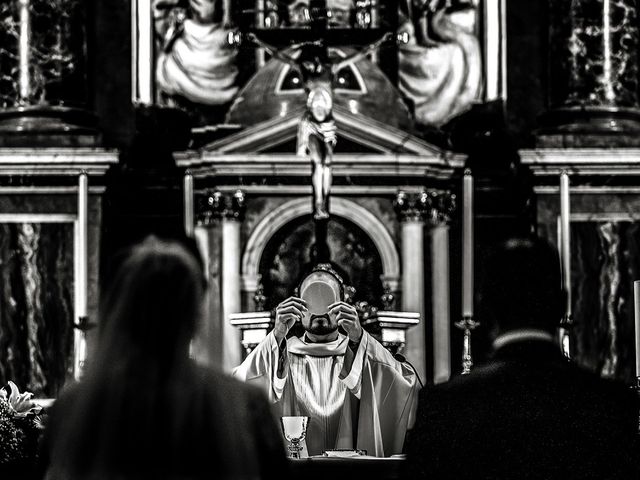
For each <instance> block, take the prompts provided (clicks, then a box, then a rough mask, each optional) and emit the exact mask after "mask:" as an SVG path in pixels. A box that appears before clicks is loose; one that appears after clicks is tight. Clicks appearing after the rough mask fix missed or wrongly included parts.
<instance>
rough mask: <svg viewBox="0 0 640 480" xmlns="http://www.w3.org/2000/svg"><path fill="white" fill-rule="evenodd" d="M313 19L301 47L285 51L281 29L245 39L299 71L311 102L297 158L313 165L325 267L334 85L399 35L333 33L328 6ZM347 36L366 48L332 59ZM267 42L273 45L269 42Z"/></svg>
mask: <svg viewBox="0 0 640 480" xmlns="http://www.w3.org/2000/svg"><path fill="white" fill-rule="evenodd" d="M308 14H309V22H308V26H306V27H305V28H302V29H298V30H299V32H298V33H299V34H300V35H301V37H302V38H303V39H304V40H303V41H301V42H300V43H293V44H285V45H280V42H279V40H278V39H277V37H274V36H273V34H274V30H277V29H260V28H254V29H250V31H249V32H248V33H247V34H246V35H245V38H246V39H247V40H249V41H250V42H252V43H253V44H254V45H256V46H258V47H260V48H262V49H263V50H264V51H266V52H267V53H269V54H270V55H271V56H272V58H276V59H278V60H280V61H281V62H284V63H286V64H288V65H290V66H291V68H294V69H296V70H297V71H298V72H299V73H300V75H301V77H302V83H303V85H304V89H305V93H306V95H307V100H306V109H305V112H304V113H303V115H302V118H301V119H300V123H299V127H298V133H297V147H296V151H297V154H298V155H302V156H308V157H309V160H310V161H311V167H312V169H311V186H312V190H313V210H312V211H313V221H314V227H315V236H316V243H315V256H316V261H318V262H320V263H322V262H325V263H326V262H329V261H330V258H329V256H330V255H329V249H328V246H327V224H328V221H329V218H330V209H329V203H330V202H329V200H330V197H331V186H332V182H333V179H332V177H333V174H332V158H333V149H334V147H335V145H336V142H337V128H336V125H335V121H334V118H333V98H334V95H333V80H334V77H335V76H336V74H337V73H338V72H339V71H340V70H341V69H342V68H344V67H345V66H347V65H349V64H352V63H355V62H358V61H360V60H362V59H364V58H365V57H367V56H368V55H369V54H371V53H373V52H374V51H375V50H377V49H378V48H379V47H380V46H381V45H382V44H383V43H385V42H386V41H388V40H390V39H392V38H394V35H395V29H391V30H389V31H384V30H382V29H377V28H372V29H370V31H369V32H365V31H364V30H362V31H360V32H357V31H355V30H354V31H352V30H351V29H336V28H332V27H331V26H330V25H329V20H330V18H331V16H332V12H331V9H329V8H328V7H327V2H326V0H310V2H309V8H308ZM292 30H296V29H287V34H288V35H291V36H293V37H295V32H293V31H292ZM346 31H348V32H349V33H353V35H356V36H362V35H361V34H364V33H367V35H365V38H366V39H365V40H364V41H355V42H354V43H357V44H359V45H362V47H361V49H360V50H358V51H356V52H355V53H353V54H352V55H349V56H347V57H345V58H331V56H330V54H329V46H338V45H341V44H345V43H347V42H346V41H345V37H344V35H345V32H346ZM292 34H293V35H292ZM265 36H266V37H267V38H270V39H271V40H272V41H271V42H270V41H267V40H265V38H264V37H265ZM350 36H352V35H350ZM240 38H241V36H240V35H239V34H237V33H233V34H231V35H230V37H229V41H230V43H231V44H237V43H240V41H241V40H240ZM299 38H300V37H299ZM354 40H356V39H355V37H354ZM274 44H278V45H274Z"/></svg>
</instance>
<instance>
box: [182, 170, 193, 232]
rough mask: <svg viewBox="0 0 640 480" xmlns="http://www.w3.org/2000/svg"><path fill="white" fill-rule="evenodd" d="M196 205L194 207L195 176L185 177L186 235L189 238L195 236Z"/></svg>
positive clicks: (188, 175)
mask: <svg viewBox="0 0 640 480" xmlns="http://www.w3.org/2000/svg"><path fill="white" fill-rule="evenodd" d="M193 222H194V205H193V175H191V173H189V172H187V173H185V175H184V233H185V234H186V235H187V236H188V237H193V236H194V224H193Z"/></svg>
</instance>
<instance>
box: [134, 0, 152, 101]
mask: <svg viewBox="0 0 640 480" xmlns="http://www.w3.org/2000/svg"><path fill="white" fill-rule="evenodd" d="M151 1H152V0H134V1H133V2H131V6H132V8H133V9H134V10H133V15H132V18H133V25H132V30H133V31H132V32H131V38H132V42H133V61H134V65H133V69H132V71H133V89H132V93H133V102H134V103H139V104H143V105H153V104H154V103H155V75H154V72H155V68H154V65H155V51H154V45H153V37H154V31H153V26H154V22H153V11H152V8H151Z"/></svg>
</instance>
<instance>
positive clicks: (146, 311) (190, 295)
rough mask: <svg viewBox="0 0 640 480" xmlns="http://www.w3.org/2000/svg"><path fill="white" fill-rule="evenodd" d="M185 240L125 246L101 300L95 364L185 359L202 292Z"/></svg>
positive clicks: (197, 263) (198, 267)
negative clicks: (140, 358) (128, 247)
mask: <svg viewBox="0 0 640 480" xmlns="http://www.w3.org/2000/svg"><path fill="white" fill-rule="evenodd" d="M186 242H187V241H186V240H183V241H182V242H178V241H175V240H161V239H159V238H157V237H154V236H150V237H147V238H146V239H145V240H144V241H142V242H141V243H140V244H138V245H136V246H134V247H132V248H130V250H129V251H128V253H127V254H126V256H125V258H124V260H123V262H122V263H121V265H120V266H119V268H118V270H117V271H116V273H115V275H114V276H113V278H112V279H111V281H110V285H109V286H108V287H107V289H106V292H105V294H104V295H103V296H102V301H101V305H100V315H99V317H100V341H99V344H98V348H97V352H96V358H97V359H98V360H103V359H105V357H107V358H112V359H113V358H114V357H115V358H117V359H118V360H124V361H126V360H127V359H128V358H131V357H132V355H131V354H132V353H134V354H135V356H136V358H139V357H144V358H148V359H154V360H157V361H159V362H165V361H168V362H175V361H176V360H177V359H178V358H180V357H184V356H186V354H187V353H188V344H189V340H190V339H191V337H192V336H193V334H194V332H195V329H196V325H197V322H198V318H199V316H200V312H201V307H202V301H203V295H204V290H205V285H204V283H205V282H204V275H203V268H202V262H201V260H200V258H199V256H198V251H197V248H196V247H195V246H192V245H189V244H188V243H186ZM98 368H100V367H99V366H98Z"/></svg>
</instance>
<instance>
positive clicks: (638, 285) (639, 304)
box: [633, 280, 640, 433]
mask: <svg viewBox="0 0 640 480" xmlns="http://www.w3.org/2000/svg"><path fill="white" fill-rule="evenodd" d="M633 305H634V313H635V315H634V317H635V327H636V329H635V337H636V385H635V388H636V393H637V395H638V397H640V280H636V281H634V282H633ZM638 432H639V433H640V412H639V415H638Z"/></svg>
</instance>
